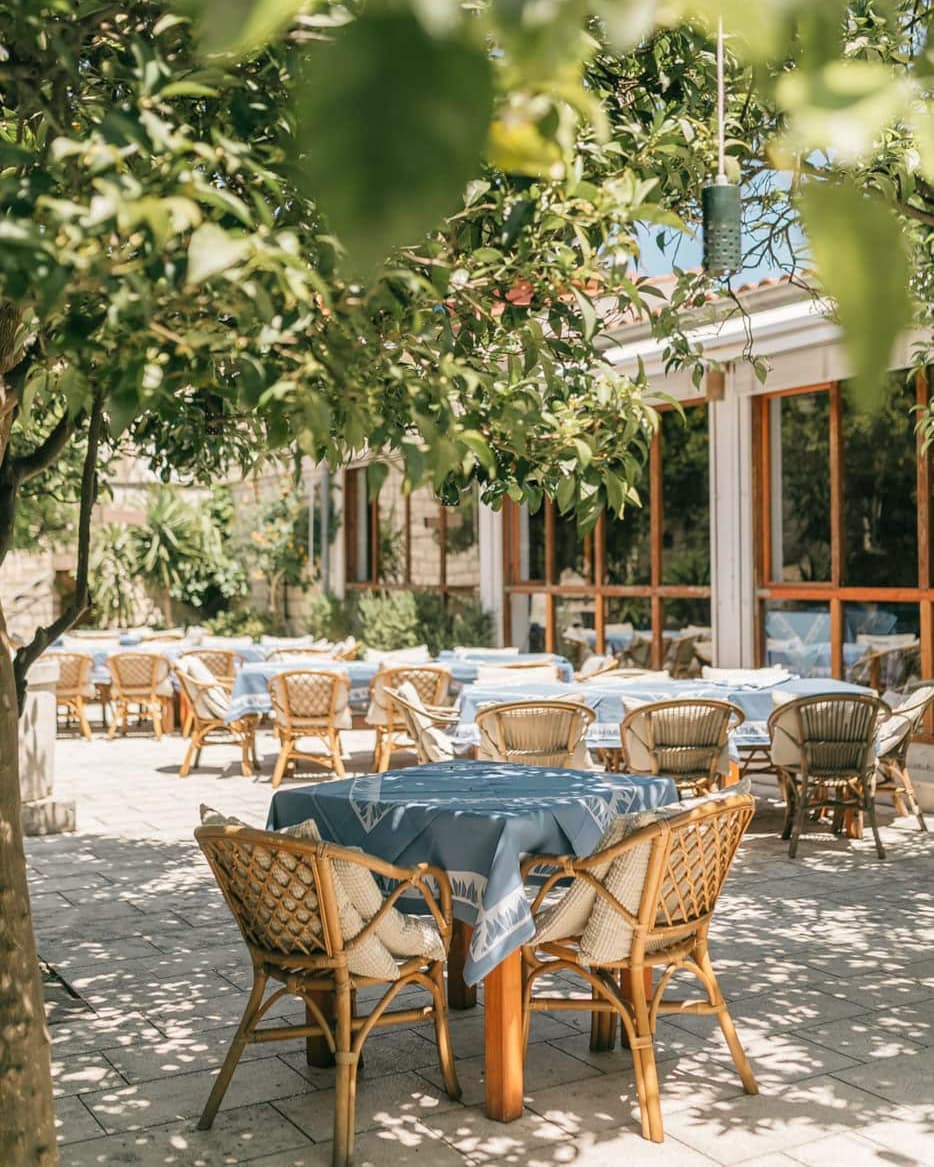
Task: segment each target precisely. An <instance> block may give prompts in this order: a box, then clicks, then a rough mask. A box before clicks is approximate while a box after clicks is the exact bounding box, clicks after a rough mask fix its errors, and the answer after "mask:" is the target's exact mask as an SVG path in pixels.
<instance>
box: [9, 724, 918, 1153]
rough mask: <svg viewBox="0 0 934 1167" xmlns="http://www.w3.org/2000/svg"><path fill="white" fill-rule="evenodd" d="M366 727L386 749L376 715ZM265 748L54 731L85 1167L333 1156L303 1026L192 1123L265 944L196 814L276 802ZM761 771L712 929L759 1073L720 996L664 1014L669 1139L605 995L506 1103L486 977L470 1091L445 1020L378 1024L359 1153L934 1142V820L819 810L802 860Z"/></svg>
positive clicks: (861, 1148) (52, 904)
mask: <svg viewBox="0 0 934 1167" xmlns="http://www.w3.org/2000/svg"><path fill="white" fill-rule="evenodd" d="M347 736H348V739H349V740H348V745H349V746H351V748H352V749H355V750H356V752H355V753H354V755H353V764H354V766H355V767H359V768H365V767H366V765H367V763H368V757H367V752H366V751H367V748H368V747H369V748H371V746H370V745H369V737H368V735H362V734H356V733H355V734H350V735H347ZM260 752H261V754H262V755H264V761H265V765H264V768H263V775H262V776H261V778H260V780H259V781H257V782H252V781H250V780H248V779H244V778H242V777H241V776H240V773H239V768H238V766H237V764H236V762H237V759H236V752H235V751H234V750H233V749H227V748H225V747H219V748H215V749H213V750H210V751H207V752H206V754H205V758H204V761H205V768H204V769H202V770H200V771H198V772H197V773H195V774H193V775H192V776H191V777H190V778H188V779H187V780H180V779H178V777H177V768H178V765H179V763H180V762H181V760H182V756H183V754H184V745H183V743H182V741H181V739H179V738H178V737H177V736H175V737H171V738H166V739H164V740H163V742H162V743H161V744H157V743H155V742H154V741H152V740H151V739H146V738H135V739H134V738H129V739H126V740H119V739H118V740H117V741H114V742H110V743H108V742H106V741H103V740H101V739H100V736H99V735H97V736H96V738H95V740H94V741H93V742H90V743H85V742H82V741H79V740H74V739H68V738H64V739H60V740H59V742H58V753H57V771H58V774H59V775H60V776H61V785H62V786H63V787H64V790H63V793H66V794H67V793H72V794H73V795H74V797H76V798H77V800H78V828H79V829H78V833H77V835H72V836H59V837H50V838H44V839H32V840H29V841H28V854H29V862H30V880H31V890H32V896H33V910H34V914H35V923H36V932H37V936H38V944H39V951H40V954H41V956H42V958H43V960H44V961H45V962H47V964H48V965H49V966H50V967H51V968H52V969H53V970H54V971H55V972H57V973H58V974H59V975H60V976H61V977H62V978H63V979H64V980H65V981H66V982H67V984H69V985H70V986H71V987H72V989H73V990H74V991H75V992H76V993H77V994H79V995H80V998H81V1000H75V999H72V998H70V997H67V995H65V994H64V993H62V994H61V995H60V996H61V999H60V998H59V997H58V996H56V997H54V998H53V1001H52V1004H51V1007H50V1021H51V1032H52V1037H53V1045H54V1054H53V1056H54V1076H55V1088H56V1094H57V1112H58V1121H59V1126H60V1137H61V1142H62V1164H63V1167H92V1165H94V1167H98V1165H116V1164H140V1165H145V1167H163V1165H165V1167H169V1165H171V1167H220V1165H229V1164H241V1163H244V1164H245V1163H249V1164H251V1165H253V1167H328V1165H329V1164H330V1153H331V1147H330V1143H329V1138H330V1133H331V1120H332V1113H333V1111H332V1106H333V1086H332V1080H331V1075H330V1072H329V1071H327V1070H319V1069H314V1068H310V1067H308V1066H306V1065H305V1061H304V1051H303V1045H302V1043H301V1042H292V1043H287V1044H286V1043H283V1044H282V1045H275V1046H273V1045H263V1046H254V1047H252V1048H251V1049H248V1051H247V1053H246V1055H245V1059H244V1061H242V1062H241V1065H240V1068H239V1069H238V1071H237V1073H236V1074H235V1076H234V1079H233V1084H232V1086H231V1088H230V1090H229V1091H228V1094H227V1097H226V1099H225V1101H224V1105H223V1108H222V1110H221V1112H220V1114H219V1115H218V1118H217V1120H216V1122H215V1125H214V1128H213V1130H211V1131H209V1132H198V1131H196V1130H195V1121H196V1117H197V1115H198V1113H199V1112H200V1110H201V1107H202V1106H203V1104H204V1101H205V1099H206V1098H207V1095H208V1092H209V1089H210V1086H211V1081H212V1079H213V1076H214V1074H215V1073H216V1071H217V1068H218V1066H219V1064H220V1061H221V1060H222V1058H223V1055H224V1053H225V1051H226V1047H227V1043H228V1041H229V1039H230V1037H231V1035H232V1033H233V1029H234V1026H235V1023H236V1021H237V1019H238V1017H239V1014H240V1012H241V1010H242V1008H243V1005H244V1002H245V999H246V990H247V987H248V984H249V967H248V963H247V960H246V953H245V950H244V949H243V947H242V945H241V943H240V942H239V940H238V935H237V933H236V931H235V928H234V926H233V923H232V921H231V919H230V916H229V914H228V912H227V909H226V907H225V905H224V903H223V901H222V899H221V896H220V893H219V892H218V891H217V889H216V886H215V885H214V883H213V881H212V878H211V876H210V873H209V871H208V869H207V866H206V864H205V863H204V862H203V860H202V858H201V856H200V852H199V851H198V850H197V847H196V846H195V844H194V842H193V839H192V829H193V827H194V825H195V824H196V822H197V820H198V805H199V803H200V802H202V801H206V802H208V803H210V804H211V805H214V806H216V807H218V808H220V809H222V810H224V811H225V812H228V813H232V814H236V815H238V816H240V817H242V818H245V819H247V820H248V821H255V822H256V823H258V824H261V823H262V822H263V821H264V819H265V815H266V809H267V806H268V803H269V797H270V787H269V775H270V773H271V770H272V760H273V756H274V742H273V739H272V738H271V737H269V736H268V735H261V737H260ZM301 780H305V779H304V776H302V779H301ZM759 791H760V792H761V795H762V797H761V799H760V805H759V812H758V813H757V816H756V819H755V821H754V823H753V827H752V829H751V831H750V833H749V835H748V836H747V839H746V842H745V844H744V846H743V849H742V851H741V854H740V857H739V859H738V861H737V865H736V866H735V867H734V870H733V874H732V875H731V877H730V881H729V882H728V884H727V888H726V891H725V893H724V895H723V897H722V899H721V901H720V908H719V911H718V916H717V918H716V920H715V927H714V929H713V935H712V952H713V958H714V963H715V966H716V967H717V969H718V971H719V973H720V974H721V983H722V985H723V989H724V992H725V993H726V995H727V997H728V999H729V1000H730V1001H731V1003H732V1011H733V1016H734V1018H735V1020H736V1023H737V1026H738V1028H739V1032H740V1035H741V1037H742V1039H743V1041H744V1043H745V1045H746V1048H747V1051H748V1052H749V1055H750V1057H751V1059H752V1061H753V1064H754V1067H755V1071H756V1074H757V1075H758V1079H759V1085H760V1091H761V1092H760V1094H759V1095H758V1096H756V1097H748V1096H746V1095H744V1094H743V1092H742V1089H741V1086H740V1083H739V1080H738V1078H737V1076H736V1075H735V1073H734V1071H733V1068H732V1064H731V1062H730V1060H729V1055H728V1053H727V1050H726V1046H725V1044H724V1043H723V1042H722V1040H721V1039H720V1038H719V1036H718V1033H719V1031H718V1030H717V1027H716V1024H715V1023H714V1022H713V1020H712V1019H709V1018H696V1017H684V1018H682V1019H680V1020H679V1019H677V1018H671V1017H666V1018H663V1019H661V1020H660V1022H659V1031H658V1040H657V1053H658V1060H659V1076H660V1079H661V1089H662V1113H663V1117H664V1122H665V1133H666V1141H665V1142H664V1143H663V1144H660V1145H659V1144H651V1143H648V1142H645V1141H644V1140H643V1139H642V1138H640V1136H639V1133H638V1129H639V1128H638V1123H637V1119H636V1116H635V1109H634V1090H633V1079H632V1067H631V1061H630V1058H629V1055H628V1053H625V1052H620V1051H619V1050H616V1051H614V1052H612V1053H597V1054H595V1053H591V1051H590V1050H589V1048H588V1034H587V1030H588V1026H589V1021H588V1017H587V1015H586V1014H584V1013H581V1014H580V1015H577V1014H569V1013H563V1014H561V1015H556V1016H545V1015H539V1016H537V1017H536V1018H535V1024H534V1025H533V1029H532V1040H531V1044H530V1047H529V1057H528V1066H527V1077H526V1112H525V1114H524V1116H523V1118H522V1119H521V1120H520V1121H519V1122H516V1123H512V1124H510V1125H508V1126H504V1125H501V1124H497V1123H494V1122H491V1121H489V1120H488V1119H486V1118H485V1117H484V1114H483V1108H482V1097H483V1058H482V1051H483V1011H482V999H481V1005H480V1006H479V1007H478V1008H477V1009H475V1010H472V1011H470V1012H467V1013H454V1014H452V1027H453V1040H454V1048H455V1052H456V1054H457V1058H458V1072H459V1074H460V1079H461V1083H462V1085H463V1087H464V1098H463V1102H461V1103H455V1102H451V1101H450V1099H448V1098H447V1096H446V1095H445V1094H444V1092H443V1090H442V1089H441V1085H440V1076H439V1074H438V1071H437V1066H436V1061H435V1054H434V1046H433V1043H432V1040H431V1035H430V1033H429V1032H427V1031H425V1030H424V1029H422V1028H420V1027H412V1028H410V1029H404V1030H396V1031H390V1032H388V1033H386V1034H383V1035H379V1036H377V1037H374V1038H372V1039H371V1040H370V1042H369V1043H368V1045H367V1048H366V1065H365V1067H364V1069H363V1070H362V1072H361V1075H360V1084H359V1091H358V1105H357V1126H358V1131H359V1133H358V1136H357V1147H356V1163H357V1164H358V1165H359V1167H365V1165H367V1164H373V1165H378V1164H385V1163H387V1162H389V1161H391V1162H392V1164H393V1167H408V1165H409V1164H412V1163H421V1164H425V1165H427V1167H481V1165H483V1164H508V1165H512V1164H516V1165H520V1164H521V1165H525V1167H560V1165H567V1164H570V1165H574V1167H598V1165H609V1164H617V1163H625V1164H626V1165H627V1167H643V1165H651V1167H701V1165H702V1164H724V1165H728V1164H740V1163H741V1164H757V1165H759V1167H782V1165H784V1167H794V1165H798V1167H801V1165H802V1164H814V1165H824V1164H832V1163H837V1162H843V1161H846V1162H847V1164H848V1167H863V1165H864V1164H878V1165H880V1167H882V1165H887V1167H913V1165H915V1164H919V1165H920V1164H932V1165H934V1086H932V1082H934V882H932V876H934V836H924V835H922V834H921V833H920V832H919V831H918V830H917V828H916V825H915V824H914V821H913V820H908V819H900V820H897V821H895V822H893V821H892V818H891V814H890V813H886V812H884V813H883V821H884V822H885V823H886V826H885V828H884V830H883V837H884V840H885V844H886V847H887V848H888V851H889V858H888V860H887V861H885V862H879V861H878V860H877V859H876V857H875V853H874V851H873V848H872V844H871V842H858V843H854V842H851V841H847V840H842V839H837V838H834V837H833V836H832V835H831V834H829V833H821V832H820V831H817V830H815V829H812V831H811V832H810V833H808V835H807V837H806V838H805V839H804V840H803V841H802V843H801V846H800V850H799V858H798V859H797V860H796V861H795V862H791V861H789V859H788V858H787V854H786V849H785V845H784V844H782V842H781V841H780V840H779V839H778V838H777V831H778V827H779V824H780V815H779V811H778V809H777V807H776V805H775V801H774V788H773V787H771V786H769V785H768V784H764V785H762V786H761V787H760V788H759ZM82 1002H83V1003H82ZM279 1015H280V1016H281V1017H284V1018H289V1019H297V1018H298V1017H299V1016H300V1015H301V1007H300V1006H298V1005H297V1004H296V1006H295V1007H293V1006H291V1005H289V1006H285V1007H283V1008H282V1009H281V1010H280V1011H279Z"/></svg>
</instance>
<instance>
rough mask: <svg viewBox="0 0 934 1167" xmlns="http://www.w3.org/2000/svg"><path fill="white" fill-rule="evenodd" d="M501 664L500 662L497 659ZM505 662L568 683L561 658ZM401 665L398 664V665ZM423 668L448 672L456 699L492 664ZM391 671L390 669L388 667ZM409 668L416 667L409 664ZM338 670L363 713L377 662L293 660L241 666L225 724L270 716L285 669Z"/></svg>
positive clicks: (456, 661)
mask: <svg viewBox="0 0 934 1167" xmlns="http://www.w3.org/2000/svg"><path fill="white" fill-rule="evenodd" d="M500 659H501V660H502V659H504V658H500ZM505 659H506V661H507V662H508V661H513V662H515V661H523V662H527V661H530V660H531V661H534V662H535V663H536V664H538V663H542V664H546V663H554V664H555V665H557V666H558V668H559V669H560V670H561V674H562V676H564V677H565V678H566V680H567V681H570V680H571V677H572V675H573V669H572V666H571V662H570V661H568V660H566V659H565V658H564V657H563V656H551V655H549V654H547V653H520V654H519V655H518V656H512V657H508V658H505ZM398 663H400V664H401V662H398ZM424 663H425V664H439V665H444V667H445V668H447V669H450V671H451V693H452V695H454V696H456V695H457V694H458V693H460V691H461V690H462V689H463V687H464V686H465V685H469V684H471V683H472V682H473V681H475V680H476V679H477V668H478V666H479V665H481V664H490V663H492V661H486V660H481V659H480V658H478V657H474V656H473V654H471V656H470V657H456V656H455V655H454V654H453V653H444V652H443V653H441V655H440V656H439V657H438V659H437V660H433V661H425V662H424ZM389 667H391V666H389ZM412 667H413V668H417V667H418V666H417V665H415V664H413V666H412ZM303 668H307V669H323V668H329V669H340V670H342V671H344V672H346V673H347V675H348V676H349V677H350V707H351V709H352V710H353V711H354V713H365V712H366V709H367V706H368V705H369V701H370V681H372V680H373V678H374V677H375V676H376V674H377V672H379V669H380V668H381V665H380V663H379V662H377V661H363V660H354V661H327V660H325V661H323V660H321V658H320V657H293V658H292V659H291V660H289V661H272V662H270V661H263V662H260V663H257V664H249V665H244V667H243V668H242V669H241V670H240V672H239V673H238V674H237V677H236V679H235V681H234V686H233V692H232V694H231V697H230V712H229V713H228V715H227V720H228V721H236V720H237V719H238V718H240V717H243V716H244V715H246V714H248V713H271V712H272V700H271V698H270V696H269V679H270V677H273V676H275V674H276V673H282V672H285V671H287V670H288V669H303Z"/></svg>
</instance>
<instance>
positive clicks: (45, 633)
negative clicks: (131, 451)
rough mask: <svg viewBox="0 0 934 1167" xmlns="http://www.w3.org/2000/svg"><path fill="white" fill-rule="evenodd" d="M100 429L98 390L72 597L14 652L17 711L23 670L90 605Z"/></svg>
mask: <svg viewBox="0 0 934 1167" xmlns="http://www.w3.org/2000/svg"><path fill="white" fill-rule="evenodd" d="M103 432H104V401H103V394H102V393H101V392H100V391H98V392H97V393H96V394H95V395H94V404H93V406H92V407H91V420H90V423H89V424H88V448H87V451H86V453H85V455H84V467H83V469H82V472H81V509H80V512H79V515H78V562H77V568H76V570H75V594H74V599H73V600H72V601H71V603H70V604H69V605H68V607H67V608H66V609H65V611H64V612H62V614H61V616H59V617H58V619H57V620H53V621H52V623H51V624H48V625H46V627H44V628H37V629H36V634H35V636H33V638H32V640H31V641H30V642H29V644H27V645H24V647H23V648H21V649H20V650H19V651H18V652H17V654H16V658H15V659H14V661H13V671H14V674H15V676H16V700H17V703H18V706H19V710H20V712H21V713H22V710H23V701H24V699H25V696H26V674H27V673H28V671H29V668H30V666H31V665H32V664H33V663H34V662H35V660H36V659H37V658H38V657H39V656H40V655H41V654H42V653H43V652H45V650H46V649H47V648H48V646H49V645H50V644H51V643H52V642H53V641H54V640H57V639H58V637H59V636H61V634H62V633H63V632H65V631H66V629H68V628H70V627H71V626H72V624H74V623H75V621H76V620H79V619H80V618H81V617H82V616H83V615H84V613H85V612H86V611H87V610H88V607H89V605H90V592H89V590H88V562H89V558H90V549H91V513H92V511H93V510H94V503H95V502H96V501H97V453H98V448H99V447H100V441H101V436H102V434H103Z"/></svg>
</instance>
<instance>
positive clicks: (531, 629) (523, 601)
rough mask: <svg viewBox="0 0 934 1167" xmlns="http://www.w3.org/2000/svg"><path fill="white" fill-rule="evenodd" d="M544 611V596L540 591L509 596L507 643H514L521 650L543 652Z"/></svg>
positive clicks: (544, 642)
mask: <svg viewBox="0 0 934 1167" xmlns="http://www.w3.org/2000/svg"><path fill="white" fill-rule="evenodd" d="M545 613H546V605H545V597H544V595H542V594H541V593H536V594H534V595H512V596H510V597H509V616H510V628H511V635H510V637H509V643H510V644H514V645H515V646H516V647H517V648H518V649H519V650H520V651H521V652H544V651H545V644H546V641H545V621H546V615H545Z"/></svg>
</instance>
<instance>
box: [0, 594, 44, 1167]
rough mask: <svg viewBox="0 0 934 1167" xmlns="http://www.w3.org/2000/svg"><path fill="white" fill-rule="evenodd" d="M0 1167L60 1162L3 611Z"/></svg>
mask: <svg viewBox="0 0 934 1167" xmlns="http://www.w3.org/2000/svg"><path fill="white" fill-rule="evenodd" d="M0 1163H2V1164H3V1167H54V1165H55V1164H57V1163H58V1150H57V1148H56V1143H55V1118H54V1113H53V1109H52V1066H51V1055H50V1042H49V1031H48V1028H47V1026H46V1023H45V1005H44V1003H43V996H42V979H41V976H40V974H39V961H38V956H37V953H36V938H35V935H34V934H33V930H32V912H31V910H30V906H29V888H28V886H27V883H26V855H25V852H24V850H23V833H22V828H21V825H20V796H19V728H18V716H17V708H16V684H15V681H14V677H13V662H12V660H11V659H10V654H9V649H8V642H7V636H6V623H5V621H4V618H3V609H2V606H0Z"/></svg>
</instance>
